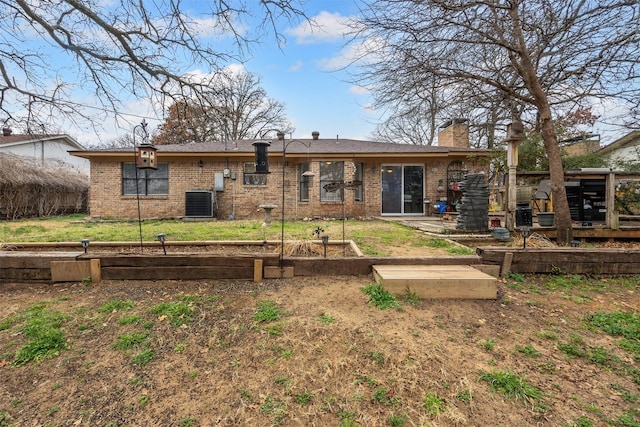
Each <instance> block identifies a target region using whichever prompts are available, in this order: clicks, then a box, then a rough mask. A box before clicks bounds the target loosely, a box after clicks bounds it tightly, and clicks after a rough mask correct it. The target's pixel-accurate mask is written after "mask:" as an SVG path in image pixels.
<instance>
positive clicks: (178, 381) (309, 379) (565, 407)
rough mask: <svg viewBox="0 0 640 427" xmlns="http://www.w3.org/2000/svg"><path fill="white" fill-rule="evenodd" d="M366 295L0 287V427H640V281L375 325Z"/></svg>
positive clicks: (260, 287)
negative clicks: (604, 322)
mask: <svg viewBox="0 0 640 427" xmlns="http://www.w3.org/2000/svg"><path fill="white" fill-rule="evenodd" d="M371 280H372V279H371V277H332V278H295V279H287V280H269V281H264V282H263V283H259V284H255V283H251V282H238V281H201V282H167V281H158V282H133V281H118V282H102V283H101V284H99V285H95V284H90V283H67V284H56V285H46V284H37V285H36V284H7V283H5V284H0V295H1V296H2V297H1V298H0V426H10V425H15V426H74V425H76V426H216V425H220V426H222V425H227V426H266V425H279V426H343V427H349V426H386V425H389V426H427V425H428V426H590V425H592V426H601V425H611V426H638V425H640V410H639V409H638V408H639V403H638V400H639V396H640V341H639V340H638V338H637V337H638V336H640V319H639V317H638V316H639V315H638V309H637V308H638V307H640V292H639V291H640V278H638V277H634V278H580V277H573V276H542V277H526V278H523V277H519V276H513V277H511V278H510V279H508V280H505V281H503V282H501V283H500V287H499V295H500V296H499V299H498V300H495V301H494V300H490V301H460V300H446V301H424V300H422V301H419V300H416V299H415V298H413V297H412V296H411V295H400V296H397V301H398V302H399V303H400V306H399V307H395V308H390V309H386V310H381V309H379V308H377V307H376V306H375V305H374V304H372V303H371V301H370V298H372V297H371V294H368V293H365V292H364V290H363V289H366V288H367V287H368V288H372V286H371V285H372V283H371ZM373 288H374V289H375V287H373ZM607 316H609V317H607ZM611 316H614V317H611ZM600 317H603V318H605V319H611V318H613V319H617V320H620V319H623V320H624V321H625V322H627V323H624V322H622V320H620V322H617V323H616V324H622V329H620V328H619V329H618V330H617V331H618V332H617V333H616V331H615V330H610V329H608V332H606V331H605V330H604V329H603V327H601V326H597V325H595V324H594V319H596V318H598V319H600ZM47 322H49V323H50V324H51V325H52V327H51V330H47V331H49V332H46V333H44V334H40V335H44V337H45V338H46V339H48V338H53V337H54V335H55V334H54V332H51V331H58V332H61V336H62V338H61V339H60V340H59V342H58V343H59V346H58V347H57V348H56V349H50V350H49V351H48V353H47V352H45V353H39V354H40V356H38V357H36V358H35V359H34V360H28V358H27V357H26V356H25V354H29V353H28V351H36V350H39V348H38V345H42V344H37V343H36V339H35V338H34V337H35V336H38V334H39V332H41V331H42V330H45V329H46V328H45V326H43V325H44V324H45V323H47ZM621 322H622V323H621ZM614 323H615V322H614ZM633 328H636V329H635V330H634V329H633ZM620 330H622V331H623V332H625V333H627V332H628V334H627V335H629V336H626V335H624V334H623V336H620ZM50 336H51V337H50ZM45 342H46V340H45ZM45 350H46V349H45ZM42 354H44V356H43V355H42ZM492 387H493V388H492ZM494 388H495V389H494Z"/></svg>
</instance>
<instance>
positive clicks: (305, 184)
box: [298, 163, 311, 202]
mask: <svg viewBox="0 0 640 427" xmlns="http://www.w3.org/2000/svg"><path fill="white" fill-rule="evenodd" d="M310 169H311V166H310V165H309V163H300V167H299V169H298V180H299V181H300V201H301V202H308V201H309V184H310V183H311V177H309V176H304V175H303V174H304V173H305V172H306V171H308V170H310Z"/></svg>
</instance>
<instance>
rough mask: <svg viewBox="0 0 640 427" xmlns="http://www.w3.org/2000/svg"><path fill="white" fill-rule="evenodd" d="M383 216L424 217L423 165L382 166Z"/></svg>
mask: <svg viewBox="0 0 640 427" xmlns="http://www.w3.org/2000/svg"><path fill="white" fill-rule="evenodd" d="M381 182H382V215H422V214H423V213H424V205H423V203H422V201H423V198H424V167H423V166H422V165H383V166H382V180H381Z"/></svg>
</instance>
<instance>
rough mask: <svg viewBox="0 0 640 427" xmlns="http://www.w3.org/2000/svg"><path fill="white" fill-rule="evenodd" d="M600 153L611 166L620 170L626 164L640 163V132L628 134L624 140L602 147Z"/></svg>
mask: <svg viewBox="0 0 640 427" xmlns="http://www.w3.org/2000/svg"><path fill="white" fill-rule="evenodd" d="M598 153H600V154H602V155H603V156H605V157H607V158H608V159H609V165H610V166H611V167H614V168H618V167H619V166H620V164H622V163H625V162H636V163H637V162H640V131H638V130H636V131H633V132H630V133H628V134H627V135H625V136H623V137H622V138H620V139H618V140H616V141H614V142H612V143H611V144H609V145H607V146H605V147H602V148H601V149H600V151H598Z"/></svg>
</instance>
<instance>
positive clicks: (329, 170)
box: [320, 162, 344, 202]
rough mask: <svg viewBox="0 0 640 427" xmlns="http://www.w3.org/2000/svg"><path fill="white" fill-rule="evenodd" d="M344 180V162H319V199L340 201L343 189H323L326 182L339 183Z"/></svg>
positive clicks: (322, 200)
mask: <svg viewBox="0 0 640 427" xmlns="http://www.w3.org/2000/svg"><path fill="white" fill-rule="evenodd" d="M343 182H344V162H320V201H321V202H340V201H342V194H343V191H344V189H343V188H338V189H337V190H336V191H327V190H325V189H324V187H325V185H327V184H341V183H343Z"/></svg>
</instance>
